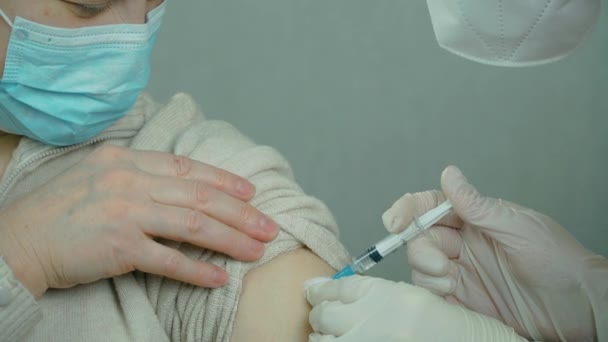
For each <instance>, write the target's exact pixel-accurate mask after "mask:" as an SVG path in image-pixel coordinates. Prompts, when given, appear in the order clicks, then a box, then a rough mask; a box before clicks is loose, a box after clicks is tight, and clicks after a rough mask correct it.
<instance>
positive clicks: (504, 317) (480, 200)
mask: <svg viewBox="0 0 608 342" xmlns="http://www.w3.org/2000/svg"><path fill="white" fill-rule="evenodd" d="M441 185H442V189H443V192H439V191H429V192H424V193H417V194H406V195H405V196H403V197H402V198H401V199H399V200H398V201H397V202H396V203H395V204H394V205H393V206H392V207H391V208H390V209H389V210H388V211H387V212H386V213H385V214H384V216H383V220H384V223H385V225H386V226H387V228H388V229H389V230H390V231H392V232H397V231H400V230H403V229H404V227H406V226H407V225H408V224H409V223H410V222H411V221H412V218H413V216H414V215H421V214H423V213H425V212H426V211H428V210H429V209H431V208H433V207H435V206H437V205H438V204H440V203H442V202H443V201H444V200H445V199H446V198H447V199H449V200H450V201H451V202H452V205H453V207H454V211H455V213H456V214H451V215H448V216H447V217H446V218H445V219H444V220H442V221H441V222H439V225H438V226H435V227H432V228H430V229H429V230H428V232H427V234H425V235H423V236H420V237H419V238H417V239H415V240H414V241H411V242H410V243H409V244H408V261H409V263H410V265H411V267H412V269H413V271H412V280H413V282H414V283H415V284H416V285H419V286H422V287H425V288H428V289H429V290H431V291H433V292H434V293H436V294H438V295H440V296H443V297H445V298H446V299H447V300H448V301H451V302H453V303H461V304H464V305H465V306H466V307H468V308H470V309H472V310H475V311H477V312H480V313H482V314H485V315H488V316H491V317H494V318H497V319H499V320H501V321H502V322H504V323H506V324H508V325H509V326H512V327H514V328H515V330H516V331H517V332H518V333H519V334H521V335H523V336H526V337H528V338H534V339H545V340H558V339H561V340H568V341H570V340H572V341H592V340H594V336H595V328H594V314H593V310H592V307H591V305H590V300H589V298H588V293H586V290H585V288H586V281H587V280H586V279H585V273H586V269H587V265H588V264H590V262H592V261H593V259H594V258H601V257H599V256H594V255H593V254H592V253H591V252H589V251H588V250H586V249H585V248H584V247H583V246H581V244H579V243H578V242H577V241H576V240H575V239H574V238H573V237H572V236H571V235H570V234H569V233H568V232H567V231H566V230H565V229H563V228H562V227H561V226H560V225H559V224H557V223H556V222H554V221H553V220H552V219H550V218H549V217H547V216H545V215H542V214H540V213H538V212H535V211H533V210H530V209H526V208H523V207H520V206H518V205H515V204H513V203H509V202H506V201H503V200H499V199H493V198H487V197H483V196H481V195H480V194H479V193H478V192H477V191H476V190H475V188H474V187H473V186H472V185H470V184H469V183H468V182H467V180H466V178H465V177H464V176H463V175H462V173H461V172H460V170H459V169H457V168H456V167H448V168H447V169H446V170H445V171H444V172H443V175H442V177H441ZM596 318H597V317H596Z"/></svg>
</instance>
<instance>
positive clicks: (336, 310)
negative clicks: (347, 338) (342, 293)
mask: <svg viewBox="0 0 608 342" xmlns="http://www.w3.org/2000/svg"><path fill="white" fill-rule="evenodd" d="M351 305H352V304H343V303H340V302H322V303H320V304H318V305H315V306H314V307H313V308H312V310H311V311H310V314H309V315H308V321H309V323H310V326H311V327H312V330H313V331H315V332H318V333H321V334H325V335H333V336H338V337H339V336H342V335H344V334H346V333H347V332H348V331H350V330H351V329H352V327H353V325H354V324H356V323H357V322H358V320H357V317H358V316H359V315H357V313H356V311H355V310H353V308H352V307H351Z"/></svg>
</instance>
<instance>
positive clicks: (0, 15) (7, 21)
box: [0, 9, 13, 28]
mask: <svg viewBox="0 0 608 342" xmlns="http://www.w3.org/2000/svg"><path fill="white" fill-rule="evenodd" d="M0 17H2V19H4V21H6V23H7V24H8V26H10V27H11V28H13V22H12V21H11V20H10V19H9V18H8V15H6V13H4V11H3V10H2V9H0Z"/></svg>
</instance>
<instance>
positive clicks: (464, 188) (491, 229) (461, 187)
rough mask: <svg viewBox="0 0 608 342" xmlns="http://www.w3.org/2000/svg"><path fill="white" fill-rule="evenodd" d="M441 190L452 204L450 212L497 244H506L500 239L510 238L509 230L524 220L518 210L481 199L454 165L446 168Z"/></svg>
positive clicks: (518, 208) (497, 200) (509, 205)
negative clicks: (490, 237) (487, 235)
mask: <svg viewBox="0 0 608 342" xmlns="http://www.w3.org/2000/svg"><path fill="white" fill-rule="evenodd" d="M441 187H442V189H443V192H444V193H445V194H446V196H447V198H448V199H449V200H450V201H451V202H452V206H453V208H454V211H455V212H456V213H457V214H458V215H459V216H460V217H461V218H462V219H463V220H464V221H466V222H468V223H471V224H473V225H475V226H478V227H482V228H483V229H484V230H485V231H486V232H487V233H488V234H490V235H491V236H493V237H495V238H498V241H503V242H506V241H505V240H504V239H502V238H504V237H505V236H508V235H510V233H511V232H510V231H509V230H508V229H509V228H510V227H517V226H524V223H523V222H522V223H521V224H520V223H518V222H517V221H519V220H528V218H527V216H524V215H520V214H519V211H520V209H522V207H519V206H517V205H515V204H513V203H510V202H507V201H503V200H499V199H495V198H490V197H484V196H481V195H480V194H479V192H478V191H477V190H476V189H475V187H474V186H473V185H471V184H470V183H469V182H468V181H467V179H466V177H465V176H464V175H463V174H462V171H460V169H458V168H457V167H455V166H448V167H447V168H446V169H445V170H444V171H443V173H442V175H441ZM507 222H508V224H506V223H507ZM527 223H528V222H526V224H527Z"/></svg>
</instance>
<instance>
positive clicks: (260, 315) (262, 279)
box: [231, 248, 335, 342]
mask: <svg viewBox="0 0 608 342" xmlns="http://www.w3.org/2000/svg"><path fill="white" fill-rule="evenodd" d="M333 272H335V271H334V269H333V268H331V267H330V266H329V265H327V264H326V263H325V262H324V261H323V260H321V258H319V257H318V256H317V255H315V254H314V253H312V252H311V251H310V250H308V249H305V248H300V249H297V250H295V251H292V252H289V253H285V254H282V255H280V256H278V257H276V258H275V259H273V260H271V261H269V262H268V263H266V264H264V265H262V266H261V267H258V268H256V269H254V270H252V271H250V272H249V273H248V274H247V275H246V276H245V279H244V280H243V291H242V292H241V299H240V303H239V307H238V312H237V316H236V321H235V323H234V329H233V332H232V339H231V341H232V342H244V341H251V342H256V341H265V342H272V341H294V342H297V341H308V334H310V326H309V324H308V313H309V312H310V306H309V305H308V303H307V302H306V300H305V299H304V295H303V284H304V282H305V281H306V280H308V279H310V278H314V277H321V276H330V275H331V274H333Z"/></svg>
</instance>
